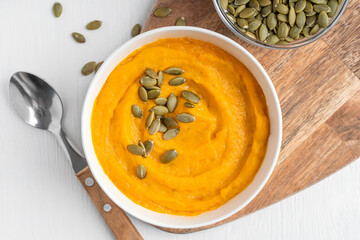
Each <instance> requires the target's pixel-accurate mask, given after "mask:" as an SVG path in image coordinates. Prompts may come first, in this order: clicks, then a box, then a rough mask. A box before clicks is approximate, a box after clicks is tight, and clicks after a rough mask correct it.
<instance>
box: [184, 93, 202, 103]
mask: <svg viewBox="0 0 360 240" xmlns="http://www.w3.org/2000/svg"><path fill="white" fill-rule="evenodd" d="M181 95H182V96H183V97H184V98H185V99H186V100H188V101H189V102H192V103H199V102H200V98H199V96H198V95H196V94H195V93H193V92H190V91H188V90H182V91H181Z"/></svg>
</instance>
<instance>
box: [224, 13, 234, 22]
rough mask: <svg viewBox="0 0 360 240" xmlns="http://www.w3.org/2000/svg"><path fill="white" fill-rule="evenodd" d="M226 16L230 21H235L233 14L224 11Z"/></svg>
mask: <svg viewBox="0 0 360 240" xmlns="http://www.w3.org/2000/svg"><path fill="white" fill-rule="evenodd" d="M226 16H228V18H229V19H230V20H231V21H233V22H236V18H235V17H234V16H233V15H231V14H230V13H226Z"/></svg>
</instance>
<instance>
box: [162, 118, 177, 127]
mask: <svg viewBox="0 0 360 240" xmlns="http://www.w3.org/2000/svg"><path fill="white" fill-rule="evenodd" d="M161 120H162V122H163V123H164V125H165V126H166V127H167V128H168V129H169V128H174V127H176V126H177V122H176V120H175V119H173V118H171V117H163V118H162V119H161Z"/></svg>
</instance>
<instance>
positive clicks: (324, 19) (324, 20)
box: [318, 11, 329, 28]
mask: <svg viewBox="0 0 360 240" xmlns="http://www.w3.org/2000/svg"><path fill="white" fill-rule="evenodd" d="M318 24H319V26H320V27H321V28H326V27H327V26H328V25H329V17H328V15H327V14H326V12H325V11H321V12H320V13H319V17H318Z"/></svg>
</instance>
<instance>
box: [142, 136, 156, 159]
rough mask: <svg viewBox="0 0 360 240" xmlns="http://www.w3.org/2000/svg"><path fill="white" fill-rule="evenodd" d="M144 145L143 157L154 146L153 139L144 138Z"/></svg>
mask: <svg viewBox="0 0 360 240" xmlns="http://www.w3.org/2000/svg"><path fill="white" fill-rule="evenodd" d="M144 146H145V157H146V156H147V155H149V154H150V152H151V151H152V150H153V148H154V141H153V140H146V141H145V142H144Z"/></svg>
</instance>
